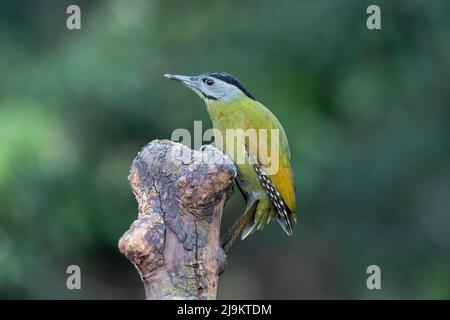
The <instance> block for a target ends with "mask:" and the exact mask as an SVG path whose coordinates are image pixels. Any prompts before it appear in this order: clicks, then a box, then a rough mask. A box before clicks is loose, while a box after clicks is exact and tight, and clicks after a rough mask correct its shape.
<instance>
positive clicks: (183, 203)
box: [119, 140, 235, 300]
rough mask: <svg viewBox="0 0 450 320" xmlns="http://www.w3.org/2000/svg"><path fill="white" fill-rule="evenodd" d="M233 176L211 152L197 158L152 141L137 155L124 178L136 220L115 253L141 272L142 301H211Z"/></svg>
mask: <svg viewBox="0 0 450 320" xmlns="http://www.w3.org/2000/svg"><path fill="white" fill-rule="evenodd" d="M234 173H235V168H234V165H233V164H232V162H231V161H230V160H229V158H228V157H227V156H225V155H224V154H223V153H221V152H220V151H219V150H217V149H215V148H214V147H210V146H207V148H205V150H204V151H203V152H202V151H194V150H191V149H189V148H187V147H186V146H184V145H181V144H178V143H174V142H172V141H169V140H154V141H152V142H150V143H149V144H148V145H147V146H145V147H144V148H143V149H142V150H141V151H140V152H139V154H138V155H137V157H136V158H135V160H134V161H133V164H132V166H131V171H130V175H129V176H128V180H129V182H130V185H131V189H132V191H133V193H134V195H135V197H136V200H137V202H138V212H139V214H138V219H137V220H135V221H134V222H133V223H132V224H131V226H130V229H129V230H128V231H127V232H125V233H124V235H123V236H122V237H121V238H120V240H119V249H120V252H122V253H123V254H124V255H125V256H126V257H127V258H128V259H129V260H130V261H131V262H132V263H133V264H134V265H135V267H136V268H137V270H138V271H139V274H140V276H141V279H142V281H143V283H144V288H145V293H146V298H147V299H149V300H154V299H192V300H196V299H215V298H216V294H217V284H218V280H219V275H220V274H221V273H222V272H223V270H224V268H225V265H226V255H225V253H224V251H223V250H222V248H221V246H220V223H221V218H222V211H223V207H224V205H225V203H226V201H227V200H228V198H229V197H230V196H231V194H232V193H233V177H234Z"/></svg>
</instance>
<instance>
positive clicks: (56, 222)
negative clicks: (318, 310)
mask: <svg viewBox="0 0 450 320" xmlns="http://www.w3.org/2000/svg"><path fill="white" fill-rule="evenodd" d="M69 4H78V5H80V7H81V14H82V16H81V24H82V29H81V30H77V31H70V30H68V29H67V28H66V18H67V14H66V7H67V6H68V5H69ZM370 4H378V5H379V6H380V7H381V17H382V30H378V31H371V30H368V29H367V28H366V19H367V17H368V15H367V14H366V8H367V6H368V5H370ZM449 9H450V4H449V2H448V1H446V0H443V1H439V0H433V1H425V0H423V1H406V0H405V1H360V0H353V1H350V0H348V1H344V0H343V1H331V0H329V1H220V2H219V1H195V2H194V1H137V0H133V1H119V0H116V1H87V0H85V1H23V0H21V1H6V0H3V1H0V297H1V298H27V299H28V298H32V299H38V298H43V299H48V298H63V299H79V298H87V299H93V298H100V299H116V298H124V299H129V298H137V299H142V298H144V292H143V287H142V285H141V283H140V280H139V277H138V274H137V272H136V270H135V269H134V267H133V266H132V265H131V264H130V263H129V262H128V261H127V260H126V258H125V257H123V256H122V255H121V254H120V253H119V251H118V249H117V241H118V239H119V237H120V236H121V235H122V233H123V232H124V231H126V230H127V229H128V227H129V225H130V224H131V222H132V221H133V220H134V219H135V218H136V216H137V208H136V203H135V199H134V197H133V194H132V193H131V191H130V188H129V186H128V182H127V175H128V172H129V168H130V164H131V161H132V160H133V158H134V157H135V156H136V154H137V152H138V151H139V149H140V148H141V147H142V146H144V145H145V144H146V143H147V142H149V141H151V140H153V139H161V138H170V135H171V133H172V131H173V130H174V129H176V128H187V129H189V130H192V129H193V121H194V120H203V121H204V129H207V128H209V127H210V122H209V119H208V116H207V113H206V110H205V107H204V105H203V102H202V101H201V100H200V99H199V98H198V97H197V96H195V95H194V94H193V93H192V92H190V91H189V90H187V89H185V88H182V87H181V86H178V85H176V84H175V83H173V82H170V81H169V80H167V79H164V78H163V77H162V75H163V74H164V73H179V74H188V75H194V74H199V73H201V72H205V71H216V70H221V71H225V72H228V73H231V74H233V75H235V76H236V77H237V78H238V79H240V80H241V82H242V83H243V84H244V85H245V86H246V87H247V88H248V89H249V90H250V92H252V93H253V94H254V95H255V96H256V97H257V98H258V99H259V100H260V101H261V102H263V103H264V104H265V105H267V106H268V107H269V108H270V109H271V110H272V111H273V113H274V114H275V115H277V117H278V118H279V120H280V121H281V122H282V123H283V126H284V128H285V130H286V132H287V135H288V138H289V142H290V146H291V153H292V165H293V169H294V173H295V178H296V184H297V202H298V221H299V223H298V224H297V226H296V227H295V236H294V237H293V238H288V237H287V236H285V235H284V233H283V232H282V230H281V229H280V228H279V226H278V225H277V224H276V223H273V224H271V225H269V226H268V227H266V228H265V230H264V232H262V233H257V234H255V235H254V236H252V237H250V238H249V239H248V240H246V241H244V242H242V241H239V242H237V243H236V245H235V246H234V248H233V249H232V250H231V252H230V254H229V257H228V268H227V270H226V272H225V274H224V275H223V276H222V277H221V281H220V284H219V295H218V296H219V298H236V299H240V298H251V299H258V298H273V299H283V298H287V299H297V298H313V299H315V298H331V299H334V298H363V299H378V298H414V299H417V298H424V299H428V298H450V257H449V255H450V232H449V229H450V228H449V227H450V197H449V195H450V185H449V181H450V165H449V164H450V150H449V149H450V148H449V147H450V144H449V119H450V117H449V107H450V90H449V89H450V88H449V84H450V37H449V30H450V19H449V14H450V10H449ZM243 206H244V204H243V202H242V200H241V197H240V195H239V194H238V192H237V191H236V193H235V195H234V196H233V199H232V200H231V201H230V202H229V203H228V205H227V207H226V211H225V218H224V223H225V224H227V225H228V224H230V223H231V222H232V220H233V219H234V218H235V217H236V216H237V215H238V214H239V213H240V212H241V211H242V210H243ZM71 264H76V265H79V266H80V267H81V270H82V290H80V291H77V290H74V291H70V290H67V288H66V278H67V276H68V275H67V274H66V268H67V266H68V265H71ZM371 264H376V265H379V266H380V267H381V272H382V289H381V290H373V291H370V290H368V289H367V288H366V279H367V276H368V275H367V274H366V268H367V266H369V265H371Z"/></svg>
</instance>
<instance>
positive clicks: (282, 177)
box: [164, 72, 296, 251]
mask: <svg viewBox="0 0 450 320" xmlns="http://www.w3.org/2000/svg"><path fill="white" fill-rule="evenodd" d="M164 76H165V77H166V78H168V79H172V80H175V81H179V82H181V83H182V84H184V85H185V86H186V87H188V88H190V89H191V90H193V91H194V92H195V93H197V94H198V95H199V96H200V97H201V98H202V99H203V100H204V101H205V104H206V107H207V111H208V113H209V115H210V118H211V121H212V124H213V128H214V130H216V132H219V133H220V136H221V139H217V137H216V140H215V141H214V142H215V144H216V147H217V148H219V149H220V150H221V151H223V152H224V153H226V154H227V155H228V156H229V157H230V158H231V159H232V160H233V161H234V163H235V165H236V168H237V176H236V182H237V185H238V187H239V189H240V191H241V193H242V195H243V197H244V199H245V201H246V208H245V210H244V212H243V214H242V215H241V216H240V217H239V218H238V219H237V220H236V222H235V223H234V224H233V225H232V227H231V228H230V230H229V231H228V232H227V233H226V234H225V236H224V237H223V238H222V246H223V249H224V250H225V251H228V250H229V248H230V247H231V245H232V244H233V242H234V240H235V239H236V238H237V237H238V236H239V235H241V239H245V238H246V237H247V236H249V235H250V234H252V233H253V232H255V230H262V229H263V227H264V225H265V224H267V223H269V222H270V221H271V220H272V219H273V218H274V217H276V218H277V221H278V223H279V224H280V225H281V227H282V229H283V230H284V231H285V232H286V234H288V235H289V236H291V235H293V225H294V223H296V218H295V184H294V176H293V173H292V168H291V164H290V161H291V156H290V150H289V145H288V140H287V137H286V133H285V131H284V129H283V127H282V125H281V123H280V122H279V121H278V119H277V118H276V117H275V115H274V114H273V113H272V112H271V111H270V110H269V109H268V108H267V107H265V106H264V105H263V104H262V103H260V102H259V101H258V100H257V99H256V98H255V97H254V96H253V95H252V94H251V93H250V92H249V91H248V90H247V89H246V88H245V87H244V86H243V85H242V84H241V83H240V82H239V81H238V80H237V79H236V78H235V77H233V76H231V75H229V74H227V73H224V72H207V73H203V74H200V75H198V76H183V75H172V74H165V75H164ZM249 129H250V130H255V132H256V133H259V132H266V136H261V135H257V143H251V142H250V140H251V139H250V136H246V137H245V139H244V143H243V144H242V146H241V149H243V150H238V149H239V148H240V146H239V143H233V144H230V142H231V141H230V140H231V139H233V142H236V141H235V140H236V138H235V137H233V138H230V136H229V135H228V134H227V133H228V131H227V130H235V131H236V132H237V131H238V130H241V131H240V132H249V131H248V130H249ZM227 139H228V141H227ZM241 141H242V140H241ZM230 145H231V146H230ZM274 146H276V148H275V152H274V148H273V147H274ZM238 152H243V154H244V156H243V159H244V161H238V160H239V156H238ZM274 155H276V156H277V159H274ZM241 159H242V158H241ZM271 161H272V162H273V161H277V166H275V167H276V168H275V170H268V169H273V168H270V167H269V166H268V164H269V163H270V162H271ZM269 171H271V172H269Z"/></svg>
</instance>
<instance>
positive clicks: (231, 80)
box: [164, 72, 256, 102]
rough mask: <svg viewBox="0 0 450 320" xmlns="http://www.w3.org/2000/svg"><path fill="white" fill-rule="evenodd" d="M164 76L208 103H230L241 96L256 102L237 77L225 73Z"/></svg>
mask: <svg viewBox="0 0 450 320" xmlns="http://www.w3.org/2000/svg"><path fill="white" fill-rule="evenodd" d="M164 76H165V77H166V78H168V79H172V80H176V81H179V82H181V83H183V84H184V85H185V86H187V87H188V88H190V89H192V90H193V91H194V92H195V93H197V94H198V95H199V96H200V97H202V98H203V99H204V100H205V101H207V102H208V101H210V102H211V101H214V100H219V101H220V100H222V101H229V100H233V99H235V98H237V97H239V96H246V97H248V98H250V99H253V100H256V99H255V97H254V96H253V95H252V94H251V93H250V92H248V90H247V89H245V88H244V86H243V85H242V84H241V83H240V82H239V81H238V80H237V79H236V78H235V77H233V76H232V75H229V74H227V73H225V72H206V73H202V74H201V75H199V76H181V75H173V74H165V75H164Z"/></svg>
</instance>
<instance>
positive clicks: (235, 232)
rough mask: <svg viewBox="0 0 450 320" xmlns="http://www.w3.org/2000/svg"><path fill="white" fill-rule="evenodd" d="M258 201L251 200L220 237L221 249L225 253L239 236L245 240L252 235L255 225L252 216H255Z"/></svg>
mask: <svg viewBox="0 0 450 320" xmlns="http://www.w3.org/2000/svg"><path fill="white" fill-rule="evenodd" d="M257 204H258V200H253V201H252V202H251V203H250V204H249V205H248V206H247V208H246V209H245V211H244V213H243V214H242V215H241V216H240V217H239V218H238V219H237V220H236V221H235V222H234V223H233V225H232V226H231V228H230V229H229V230H228V231H227V233H226V234H225V235H224V236H223V237H222V239H221V240H222V241H221V242H222V248H223V250H224V251H225V252H227V251H228V250H229V249H230V248H231V246H232V245H233V243H234V241H235V240H236V239H237V237H238V236H239V234H241V233H242V236H241V238H242V239H245V238H246V237H247V236H248V235H250V234H251V233H253V231H254V230H255V227H256V224H254V223H253V216H254V215H255V210H256V205H257Z"/></svg>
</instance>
